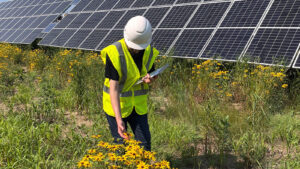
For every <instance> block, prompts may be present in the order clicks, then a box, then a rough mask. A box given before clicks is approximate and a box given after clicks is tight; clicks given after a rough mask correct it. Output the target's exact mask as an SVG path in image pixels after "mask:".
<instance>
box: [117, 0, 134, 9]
mask: <svg viewBox="0 0 300 169" xmlns="http://www.w3.org/2000/svg"><path fill="white" fill-rule="evenodd" d="M134 1H135V0H120V1H119V2H118V3H117V4H116V6H115V7H114V9H121V8H123V9H124V8H129V7H130V6H131V5H132V4H133V3H134Z"/></svg>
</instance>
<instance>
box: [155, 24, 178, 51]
mask: <svg viewBox="0 0 300 169" xmlns="http://www.w3.org/2000/svg"><path fill="white" fill-rule="evenodd" d="M179 32H180V29H173V30H164V29H157V30H156V31H155V32H154V34H153V37H152V44H153V46H154V47H155V48H157V49H158V50H159V51H161V52H162V53H166V52H167V51H168V49H169V47H170V46H171V45H172V43H173V41H174V40H175V39H176V37H177V36H178V34H179ZM162 53H161V54H162Z"/></svg>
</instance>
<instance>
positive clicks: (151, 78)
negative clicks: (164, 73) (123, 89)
mask: <svg viewBox="0 0 300 169" xmlns="http://www.w3.org/2000/svg"><path fill="white" fill-rule="evenodd" d="M155 79H157V76H154V77H151V76H150V74H149V73H148V74H147V75H146V76H145V77H143V78H142V80H143V82H144V83H146V84H149V83H152V82H153V81H154V80H155Z"/></svg>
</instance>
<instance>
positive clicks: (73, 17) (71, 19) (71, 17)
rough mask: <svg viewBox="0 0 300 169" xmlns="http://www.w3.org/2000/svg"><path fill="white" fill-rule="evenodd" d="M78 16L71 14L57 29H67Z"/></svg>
mask: <svg viewBox="0 0 300 169" xmlns="http://www.w3.org/2000/svg"><path fill="white" fill-rule="evenodd" d="M77 15H78V14H69V15H67V16H66V17H64V18H63V19H62V20H61V21H60V22H59V23H58V24H57V25H56V27H55V28H66V27H67V26H68V25H69V24H70V23H71V22H72V21H73V20H74V19H75V17H76V16H77Z"/></svg>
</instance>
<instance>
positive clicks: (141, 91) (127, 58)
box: [101, 39, 159, 118]
mask: <svg viewBox="0 0 300 169" xmlns="http://www.w3.org/2000/svg"><path fill="white" fill-rule="evenodd" d="M158 54H159V52H158V50H156V49H155V48H152V47H151V46H150V45H149V46H148V47H147V48H146V49H145V52H144V55H143V64H142V69H141V72H140V71H139V69H138V67H137V66H136V64H135V62H134V60H133V58H132V57H131V55H130V53H129V51H128V48H127V46H126V43H125V40H124V39H121V40H119V41H118V42H115V43H114V44H112V45H110V46H108V47H106V48H104V49H103V50H102V51H101V58H102V60H103V62H104V64H106V56H107V55H108V56H109V58H110V60H111V62H112V64H113V66H114V67H115V69H116V70H117V72H118V74H119V90H120V91H119V92H120V107H121V114H122V118H126V117H128V116H129V115H130V114H131V112H132V111H133V108H135V110H136V112H137V113H138V114H139V115H144V114H146V113H147V109H148V104H147V100H148V91H149V86H148V85H147V84H144V83H141V84H138V85H135V83H136V82H137V81H138V80H139V79H140V78H142V77H144V76H146V74H147V72H148V71H149V70H150V69H151V67H152V66H153V63H154V61H155V58H156V57H157V55H158ZM109 87H110V86H109V79H108V78H105V81H104V89H103V109H104V111H105V112H106V113H107V114H108V115H110V116H115V113H114V111H113V108H112V105H111V100H110V95H109Z"/></svg>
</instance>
